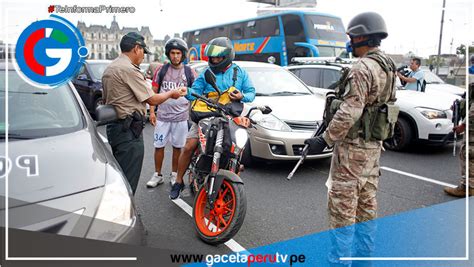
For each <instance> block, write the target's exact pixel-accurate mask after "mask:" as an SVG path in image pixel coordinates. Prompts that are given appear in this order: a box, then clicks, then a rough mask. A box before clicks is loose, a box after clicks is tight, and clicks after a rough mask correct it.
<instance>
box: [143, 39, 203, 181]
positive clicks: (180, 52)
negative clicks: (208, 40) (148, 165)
mask: <svg viewBox="0 0 474 267" xmlns="http://www.w3.org/2000/svg"><path fill="white" fill-rule="evenodd" d="M187 53H188V46H187V44H186V42H185V41H184V40H182V39H181V38H171V39H170V40H168V41H167V42H166V44H165V54H166V56H167V57H168V59H169V60H170V62H169V63H166V64H165V65H161V66H159V67H158V68H157V69H156V71H155V75H154V78H153V91H155V93H159V94H163V93H166V92H168V91H171V90H175V89H176V88H179V87H182V86H185V87H191V86H192V84H193V82H194V79H195V77H196V76H197V74H196V72H195V71H194V70H192V69H191V68H190V67H189V66H186V65H184V63H183V62H184V60H186V55H187ZM188 117H189V101H188V100H186V99H185V98H178V99H170V100H167V101H166V102H164V103H162V104H161V105H159V106H158V108H157V115H156V116H155V107H154V106H150V123H151V124H152V125H153V126H155V132H154V135H153V137H154V138H153V140H154V142H153V144H154V146H155V154H154V160H155V173H154V174H153V175H152V177H151V179H150V180H149V181H148V182H147V184H146V185H147V187H156V186H157V185H159V184H161V183H163V182H164V179H163V175H162V172H161V170H162V165H163V159H164V156H165V146H166V144H167V143H168V142H170V143H171V145H172V147H173V154H172V157H171V174H170V176H169V177H170V183H171V185H173V184H174V183H175V182H176V176H177V172H178V159H179V155H180V154H181V148H183V147H184V144H185V143H186V136H187V134H188Z"/></svg>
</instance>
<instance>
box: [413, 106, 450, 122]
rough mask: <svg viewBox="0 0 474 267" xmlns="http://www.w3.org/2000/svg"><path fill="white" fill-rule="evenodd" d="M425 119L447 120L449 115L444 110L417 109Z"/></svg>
mask: <svg viewBox="0 0 474 267" xmlns="http://www.w3.org/2000/svg"><path fill="white" fill-rule="evenodd" d="M416 109H417V110H418V111H419V112H420V113H421V114H422V115H423V116H424V117H425V118H427V119H429V120H433V119H447V118H448V114H447V113H446V112H444V111H442V110H437V109H431V108H420V107H418V108H416Z"/></svg>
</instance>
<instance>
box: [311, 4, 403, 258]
mask: <svg viewBox="0 0 474 267" xmlns="http://www.w3.org/2000/svg"><path fill="white" fill-rule="evenodd" d="M347 29H348V30H347V34H348V35H349V37H350V48H351V49H352V50H351V49H350V50H351V51H350V52H352V54H353V55H354V56H355V57H357V58H359V60H358V61H357V62H356V63H354V65H353V66H352V68H351V69H350V71H349V73H348V75H347V76H345V77H346V78H345V80H344V81H342V82H341V85H340V86H339V87H338V88H337V89H336V90H337V91H336V95H337V99H336V100H334V101H335V102H334V101H333V104H331V106H333V105H335V107H336V108H335V109H334V110H336V111H335V113H332V114H330V117H332V120H331V121H330V122H329V124H328V125H327V129H326V130H325V132H324V133H323V134H322V136H317V137H314V138H311V139H307V140H306V141H305V143H306V144H308V145H309V146H310V153H312V154H313V153H314V154H318V153H321V152H322V151H323V150H324V149H325V148H326V147H327V146H330V147H331V146H334V151H333V156H332V160H331V167H330V175H329V178H328V181H327V183H326V184H327V186H328V213H329V226H330V228H331V229H334V230H333V231H331V234H332V239H331V240H332V245H333V246H332V248H331V250H330V254H329V257H328V259H329V262H330V263H331V264H336V265H340V266H346V265H348V263H347V262H344V261H341V260H340V259H339V258H340V257H346V256H349V257H350V256H351V246H352V241H353V237H354V231H355V230H354V227H348V226H351V225H353V224H355V223H363V222H368V221H371V220H373V219H375V218H377V200H376V195H377V189H378V183H379V175H380V172H379V160H380V154H381V151H382V140H385V139H386V138H387V137H389V136H390V133H391V132H392V131H393V127H394V124H395V122H396V119H397V116H398V108H397V107H396V106H395V105H394V104H393V103H394V101H395V91H396V90H395V77H396V76H395V75H396V67H395V63H394V62H393V60H392V59H391V58H390V57H388V56H387V55H386V54H385V53H383V52H382V51H381V50H380V49H379V48H378V47H379V46H380V43H381V40H382V39H385V38H386V37H387V36H388V32H387V28H386V26H385V22H384V20H383V18H382V17H381V16H380V15H379V14H377V13H374V12H366V13H362V14H359V15H357V16H356V17H354V18H353V19H352V20H351V21H350V22H349V25H348V27H347ZM337 105H339V107H337ZM331 110H332V109H331ZM388 122H392V123H388ZM366 125H371V126H372V127H365V126H366ZM367 225H369V224H366V226H367ZM360 229H362V230H361V231H364V232H361V233H357V232H356V237H357V236H363V237H369V238H360V239H359V238H357V239H355V240H354V246H355V247H356V249H357V251H356V255H358V256H370V254H371V252H372V248H373V238H370V237H373V231H374V229H373V227H360V228H358V230H360ZM349 264H350V263H349Z"/></svg>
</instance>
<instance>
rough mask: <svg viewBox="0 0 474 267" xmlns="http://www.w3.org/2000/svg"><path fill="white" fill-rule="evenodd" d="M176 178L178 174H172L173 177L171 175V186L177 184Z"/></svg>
mask: <svg viewBox="0 0 474 267" xmlns="http://www.w3.org/2000/svg"><path fill="white" fill-rule="evenodd" d="M176 176H178V174H177V173H176V172H171V175H170V184H171V185H174V184H175V183H176Z"/></svg>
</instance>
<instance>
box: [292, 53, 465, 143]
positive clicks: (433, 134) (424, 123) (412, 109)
mask: <svg viewBox="0 0 474 267" xmlns="http://www.w3.org/2000/svg"><path fill="white" fill-rule="evenodd" d="M299 61H300V62H299V64H296V65H291V66H288V67H287V69H288V70H289V71H291V72H292V73H293V74H295V76H297V77H298V78H300V79H301V80H302V81H303V82H305V83H307V84H308V85H309V86H311V88H312V91H313V92H314V93H315V94H319V95H326V93H327V92H328V91H332V90H333V89H329V88H334V84H335V82H337V81H338V80H339V78H340V77H341V71H340V70H341V69H342V67H351V64H352V63H353V62H354V61H353V60H345V59H344V60H341V59H338V60H336V59H332V60H327V59H325V60H317V59H304V58H301V59H299ZM400 86H401V84H399V81H398V86H397V88H398V90H397V102H396V103H397V105H398V106H399V107H400V114H399V117H398V121H397V124H396V125H395V134H394V136H393V138H391V139H388V140H386V141H385V142H384V145H385V147H387V148H388V149H392V150H397V151H398V150H403V149H405V148H407V147H408V145H410V144H412V143H415V142H418V143H428V144H445V143H446V142H448V141H450V139H451V136H450V135H449V134H450V133H451V132H452V128H453V123H452V122H451V119H452V111H451V110H450V108H451V105H452V104H453V102H454V100H456V99H459V98H460V97H459V96H458V95H457V94H450V93H444V92H439V91H436V90H432V91H430V92H428V91H426V92H425V93H423V92H417V91H410V90H404V89H403V88H401V87H400ZM427 90H428V89H427Z"/></svg>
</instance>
